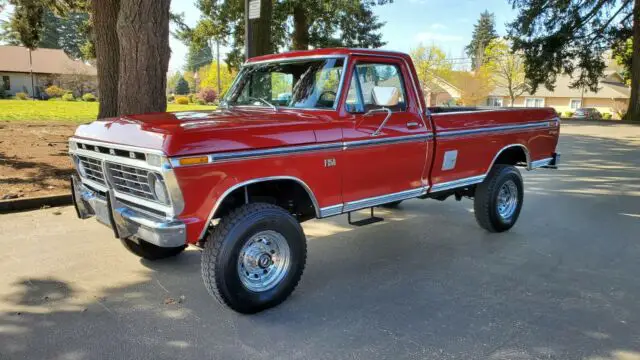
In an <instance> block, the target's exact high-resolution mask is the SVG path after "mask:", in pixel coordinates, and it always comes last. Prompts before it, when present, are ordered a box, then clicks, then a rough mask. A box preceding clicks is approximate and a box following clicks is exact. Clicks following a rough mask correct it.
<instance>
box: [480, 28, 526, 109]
mask: <svg viewBox="0 0 640 360" xmlns="http://www.w3.org/2000/svg"><path fill="white" fill-rule="evenodd" d="M483 67H485V69H486V70H487V71H488V73H489V74H491V75H492V77H493V82H494V84H495V85H496V86H498V87H501V88H502V89H505V90H506V91H507V92H508V93H509V99H510V106H513V105H514V102H515V101H516V98H517V97H518V96H520V95H522V94H524V93H525V92H526V91H527V90H529V86H527V80H526V78H525V70H524V58H523V57H522V55H521V54H519V53H515V52H513V51H511V46H510V45H509V43H507V42H506V41H505V40H503V39H495V40H493V41H491V42H490V43H489V45H488V46H487V48H486V49H485V52H484V65H483Z"/></svg>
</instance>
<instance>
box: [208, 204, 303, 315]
mask: <svg viewBox="0 0 640 360" xmlns="http://www.w3.org/2000/svg"><path fill="white" fill-rule="evenodd" d="M306 258H307V244H306V238H305V235H304V232H303V231H302V227H301V226H300V224H299V223H298V221H297V220H296V219H295V218H294V217H293V216H291V214H289V213H288V212H287V211H286V210H284V209H283V208H281V207H278V206H275V205H271V204H265V203H253V204H246V205H243V206H241V207H239V208H237V209H235V210H233V211H232V212H231V213H229V215H227V216H225V217H224V218H223V219H222V220H221V221H220V222H219V223H218V225H217V226H216V229H215V230H214V231H213V232H212V233H211V235H210V236H209V237H208V239H207V242H206V243H205V246H204V251H203V252H202V279H203V280H204V284H205V287H206V288H207V290H208V291H209V293H210V294H211V295H213V296H214V297H215V298H216V299H218V301H220V303H222V304H224V305H227V306H228V307H230V308H232V309H233V310H235V311H237V312H240V313H245V314H250V313H256V312H259V311H262V310H265V309H268V308H270V307H273V306H276V305H278V304H280V303H281V302H283V301H284V300H285V299H286V298H287V297H288V296H289V295H290V294H291V293H292V292H293V290H294V289H295V287H296V286H297V285H298V282H299V281H300V278H301V277H302V272H303V270H304V266H305V263H306Z"/></svg>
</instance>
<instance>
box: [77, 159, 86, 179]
mask: <svg viewBox="0 0 640 360" xmlns="http://www.w3.org/2000/svg"><path fill="white" fill-rule="evenodd" d="M74 160H75V162H76V169H77V170H78V173H79V174H80V176H82V177H87V171H86V170H85V168H84V165H82V161H80V159H78V157H76V156H74Z"/></svg>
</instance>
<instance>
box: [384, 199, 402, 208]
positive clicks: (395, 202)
mask: <svg viewBox="0 0 640 360" xmlns="http://www.w3.org/2000/svg"><path fill="white" fill-rule="evenodd" d="M401 202H402V200H398V201H393V202H390V203H386V204H382V205H380V207H381V208H385V209H397V208H398V206H400V203H401Z"/></svg>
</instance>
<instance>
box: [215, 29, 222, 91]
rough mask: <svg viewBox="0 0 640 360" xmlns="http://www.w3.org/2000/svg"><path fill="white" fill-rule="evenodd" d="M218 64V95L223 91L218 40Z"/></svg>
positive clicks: (217, 42)
mask: <svg viewBox="0 0 640 360" xmlns="http://www.w3.org/2000/svg"><path fill="white" fill-rule="evenodd" d="M216 58H217V59H216V65H217V67H218V96H220V95H221V94H220V92H221V91H222V82H221V81H220V41H218V40H216Z"/></svg>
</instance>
